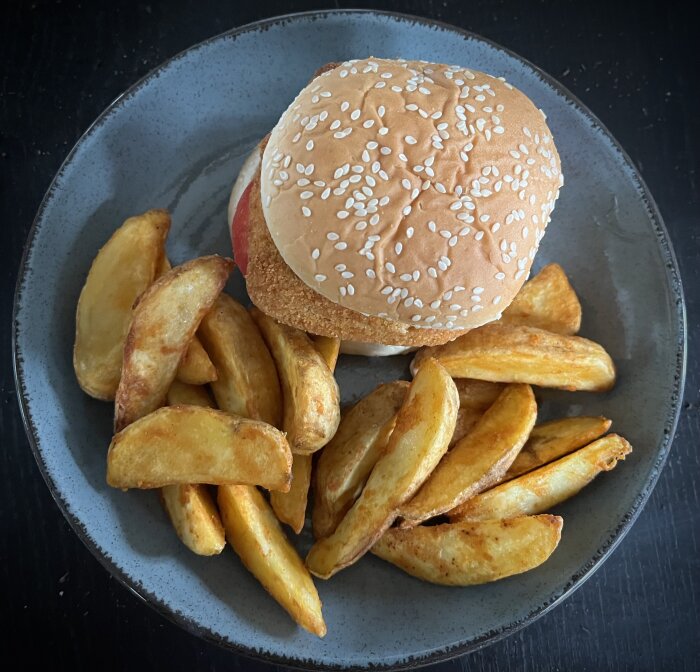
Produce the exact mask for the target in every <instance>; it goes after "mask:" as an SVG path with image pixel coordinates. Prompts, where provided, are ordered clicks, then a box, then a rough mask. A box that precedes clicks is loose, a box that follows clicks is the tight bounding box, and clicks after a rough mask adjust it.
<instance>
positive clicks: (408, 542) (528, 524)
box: [372, 514, 564, 586]
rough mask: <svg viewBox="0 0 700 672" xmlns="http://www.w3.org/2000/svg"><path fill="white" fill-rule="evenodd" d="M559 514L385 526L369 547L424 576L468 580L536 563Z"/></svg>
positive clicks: (552, 544) (550, 547) (553, 542)
mask: <svg viewBox="0 0 700 672" xmlns="http://www.w3.org/2000/svg"><path fill="white" fill-rule="evenodd" d="M563 524H564V521H563V520H562V519H561V518H560V517H559V516H550V515H546V514H545V515H540V516H520V517H518V518H511V519H509V520H484V521H469V522H463V523H451V524H444V525H432V526H430V527H414V528H412V529H410V530H401V529H397V528H393V529H391V530H387V531H386V532H385V533H384V535H383V536H382V538H381V539H380V540H379V541H378V542H377V543H376V544H375V545H374V546H373V547H372V553H374V554H375V555H377V556H379V557H380V558H382V559H383V560H387V561H388V562H391V563H392V564H394V565H396V566H397V567H399V568H400V569H403V571H404V572H407V573H408V574H411V575H412V576H415V577H417V578H419V579H422V580H423V581H429V582H430V583H439V584H442V585H446V586H471V585H474V584H478V583H486V582H488V581H496V580H498V579H502V578H504V577H506V576H512V575H513V574H521V573H522V572H526V571H528V570H530V569H533V568H534V567H537V566H538V565H541V564H542V563H543V562H544V561H545V560H547V558H549V556H550V555H551V554H552V553H553V552H554V549H556V547H557V546H558V544H559V540H560V539H561V530H562V526H563Z"/></svg>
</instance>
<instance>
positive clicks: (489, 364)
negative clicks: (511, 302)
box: [412, 322, 615, 392]
mask: <svg viewBox="0 0 700 672" xmlns="http://www.w3.org/2000/svg"><path fill="white" fill-rule="evenodd" d="M428 357H434V358H435V359H437V360H438V361H439V362H440V363H441V364H442V365H443V366H444V367H445V368H446V369H447V371H448V373H449V374H450V375H451V376H452V377H454V378H478V379H480V380H490V381H494V382H503V383H529V384H530V385H540V386H542V387H557V388H560V389H563V390H570V391H575V390H588V391H595V392H598V391H604V390H609V389H610V388H611V387H612V386H613V385H614V384H615V365H614V364H613V361H612V359H610V355H608V353H607V352H605V350H604V349H603V347H602V346H600V345H598V344H597V343H594V342H593V341H589V340H588V339H585V338H580V337H578V336H561V335H559V334H553V333H551V332H549V331H543V330H542V329H536V328H534V327H522V326H510V325H507V324H499V323H497V322H496V323H493V324H488V325H486V326H484V327H479V328H478V329H473V330H472V331H470V332H468V333H466V334H464V335H463V336H460V337H458V338H456V339H455V340H454V341H451V342H450V343H446V344H445V345H439V346H436V347H432V348H425V349H423V350H421V351H420V352H419V353H418V354H417V355H416V357H415V358H414V360H413V365H412V368H413V370H415V369H416V367H418V366H420V364H421V362H422V361H423V360H424V359H426V358H428Z"/></svg>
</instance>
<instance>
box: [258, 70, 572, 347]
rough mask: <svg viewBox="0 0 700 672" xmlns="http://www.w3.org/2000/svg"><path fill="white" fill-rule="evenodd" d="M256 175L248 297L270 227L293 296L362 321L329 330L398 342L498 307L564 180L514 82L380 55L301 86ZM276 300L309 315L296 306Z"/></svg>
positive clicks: (420, 339) (454, 331) (457, 327)
mask: <svg viewBox="0 0 700 672" xmlns="http://www.w3.org/2000/svg"><path fill="white" fill-rule="evenodd" d="M259 179H260V188H259V192H258V194H257V196H258V200H259V207H260V212H261V219H262V220H263V222H264V223H265V225H266V226H265V231H264V232H260V231H257V233H255V232H254V231H253V229H256V228H257V227H252V229H251V264H250V267H249V272H248V276H247V278H246V280H247V283H248V288H249V293H250V294H251V299H252V300H253V301H254V302H256V303H257V301H256V297H255V293H256V291H258V290H259V289H261V288H260V286H259V283H258V282H257V281H258V280H260V279H261V277H260V276H262V275H267V276H268V277H267V278H266V280H269V279H270V277H269V274H268V273H267V272H262V271H260V269H257V268H256V267H255V264H254V263H253V262H254V257H255V254H254V249H253V248H254V239H258V238H260V237H261V235H262V234H268V235H269V240H270V242H271V243H272V244H273V246H274V248H275V249H276V251H277V253H278V254H279V257H280V260H281V261H282V262H283V265H284V266H286V267H288V268H289V269H290V275H291V276H294V277H296V278H297V279H298V281H299V282H300V283H301V286H304V287H305V288H306V289H308V290H309V292H304V291H302V290H299V291H300V294H299V298H301V295H302V294H303V295H304V296H315V297H317V298H315V299H314V301H316V302H317V303H318V302H320V303H321V305H323V306H324V309H325V308H327V307H328V306H329V305H332V306H337V307H338V308H339V309H342V310H338V311H332V313H333V315H330V314H326V315H325V316H324V317H323V318H320V321H321V322H323V323H325V324H326V327H325V329H326V330H328V329H329V327H328V326H327V325H328V323H329V322H330V323H331V327H332V329H333V330H335V331H336V332H337V331H339V327H338V326H337V325H335V324H333V317H334V316H336V317H337V315H338V314H341V315H343V316H344V317H348V316H351V317H354V322H355V323H356V324H357V326H356V327H352V328H349V327H348V325H346V327H345V332H347V333H344V334H338V335H341V336H343V337H345V338H348V339H351V340H357V341H361V342H375V343H389V344H399V345H422V344H425V343H435V342H437V341H441V342H444V341H447V340H451V339H452V338H454V337H456V336H457V335H458V333H459V332H461V331H463V330H465V329H471V328H474V327H477V326H480V325H482V324H485V323H487V322H490V321H492V320H494V319H497V318H498V317H499V315H500V312H501V311H502V310H503V309H504V308H505V307H506V306H507V305H508V304H509V303H510V302H511V300H512V299H513V297H514V296H515V294H516V293H517V292H518V290H519V289H520V287H521V286H522V284H523V283H524V282H525V280H526V278H527V276H528V274H529V271H530V267H531V265H532V261H533V259H534V257H535V254H536V252H537V249H538V246H539V243H540V240H541V238H542V236H543V234H544V231H545V228H546V226H547V224H548V222H549V220H550V216H551V213H552V210H553V209H554V204H555V201H556V199H557V197H558V195H559V188H560V186H561V185H562V183H563V180H562V175H561V170H560V163H559V156H558V153H557V150H556V148H555V146H554V142H553V140H552V136H551V132H550V131H549V129H548V127H547V124H546V121H545V117H544V114H543V113H542V112H541V111H540V110H538V109H537V107H536V106H535V105H534V104H533V103H532V102H531V101H530V100H529V98H527V96H525V95H524V94H523V93H521V92H520V91H518V90H517V89H515V88H514V87H512V86H511V85H510V84H508V83H506V82H505V81H503V80H502V79H497V78H495V77H492V76H491V75H488V74H484V73H481V72H478V71H476V70H470V69H467V68H463V67H457V66H446V65H439V64H433V63H426V62H423V61H403V60H384V59H376V58H369V59H365V60H358V61H348V62H346V63H343V64H341V65H338V66H337V67H335V68H333V69H330V70H328V71H326V72H324V73H323V74H321V75H319V76H318V77H316V78H315V79H313V80H312V81H311V82H310V83H309V84H308V85H307V86H306V87H305V88H304V89H303V90H302V91H301V93H300V94H299V95H298V96H297V98H296V99H295V100H294V101H293V102H292V104H291V105H290V106H289V108H288V109H287V110H286V112H285V113H284V114H283V115H282V117H281V118H280V120H279V122H278V124H277V125H276V126H275V128H274V129H273V130H272V133H271V135H270V139H269V142H268V143H267V145H266V146H265V149H264V153H263V156H262V165H261V172H260V178H259ZM252 200H253V199H252ZM254 233H255V235H253V234H254ZM263 237H264V236H263ZM267 251H268V252H269V250H267ZM268 270H269V269H268ZM285 277H286V278H287V279H289V276H288V275H285ZM251 281H252V285H253V287H252V288H251ZM274 284H275V285H276V286H277V287H278V288H279V282H274ZM294 286H295V287H296V288H297V289H299V286H298V285H297V284H295V285H294ZM251 289H252V291H251ZM263 292H264V293H265V295H266V296H267V293H268V290H263ZM258 293H259V292H258ZM263 298H265V297H263ZM267 298H268V300H267V301H265V302H266V303H275V304H277V303H278V301H279V300H283V299H282V297H277V298H274V297H272V298H271V297H267ZM285 298H286V299H288V298H289V297H288V296H286V297H285ZM260 307H261V309H262V310H265V306H260ZM285 310H287V311H290V310H291V311H293V312H294V313H295V315H294V320H298V321H299V322H300V324H299V326H303V325H302V324H301V323H302V322H304V315H305V313H307V312H308V311H307V309H306V308H305V306H304V305H297V306H295V307H289V306H288V305H287V307H286V309H285ZM266 312H267V311H266ZM312 312H314V311H312ZM316 312H318V311H316ZM320 312H321V313H323V311H320ZM273 316H274V315H273ZM278 319H280V318H279V317H278ZM283 321H287V323H290V322H289V318H288V319H287V320H283ZM314 321H315V318H314ZM306 322H308V319H306ZM351 323H353V320H352V319H349V322H348V324H351ZM344 324H345V323H344ZM368 325H371V326H368ZM320 326H321V330H320V331H317V333H322V331H323V325H322V324H321V325H320ZM303 328H306V329H307V330H309V331H314V329H309V328H308V327H307V326H303ZM351 332H352V333H351ZM420 332H423V333H422V335H421V336H418V335H417V334H418V333H420ZM435 332H440V333H435ZM409 335H410V336H409Z"/></svg>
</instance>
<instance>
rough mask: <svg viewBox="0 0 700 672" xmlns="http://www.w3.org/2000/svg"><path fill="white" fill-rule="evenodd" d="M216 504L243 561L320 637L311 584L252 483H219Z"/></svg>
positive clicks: (321, 631) (317, 607)
mask: <svg viewBox="0 0 700 672" xmlns="http://www.w3.org/2000/svg"><path fill="white" fill-rule="evenodd" d="M218 503H219V509H220V511H221V517H222V518H223V521H224V527H225V528H226V537H227V539H228V541H229V543H230V544H231V546H233V548H234V550H235V551H236V553H237V554H238V556H239V557H240V559H241V560H242V562H243V564H244V565H245V566H246V567H247V569H248V570H249V571H250V572H251V573H252V574H253V575H254V576H255V578H256V579H258V581H260V583H262V585H263V586H264V587H265V589H266V590H267V591H268V592H269V593H270V595H272V597H273V598H274V599H275V600H277V602H278V603H279V604H281V605H282V607H284V608H285V609H286V610H287V612H288V613H289V615H290V616H291V617H292V618H293V619H294V620H295V621H296V622H297V623H298V624H299V625H301V626H302V627H303V628H305V629H306V630H308V631H309V632H311V633H313V634H314V635H318V636H319V637H323V636H324V635H325V634H326V624H325V622H324V620H323V615H322V614H321V600H320V599H319V597H318V592H317V591H316V586H315V585H314V582H313V580H312V578H311V576H310V575H309V572H308V570H307V569H306V567H304V563H303V562H302V560H301V558H300V557H299V555H298V554H297V552H296V551H295V550H294V548H293V547H292V545H291V544H290V543H289V541H288V540H287V538H286V537H285V536H284V532H282V529H281V527H280V524H279V522H278V521H277V518H275V514H274V513H273V512H272V509H271V508H270V505H269V504H268V503H267V502H266V501H265V498H264V497H263V496H262V495H261V494H260V492H258V490H257V489H256V488H254V487H250V486H244V485H243V486H242V485H230V486H220V487H219V496H218Z"/></svg>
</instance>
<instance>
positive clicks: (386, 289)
mask: <svg viewBox="0 0 700 672" xmlns="http://www.w3.org/2000/svg"><path fill="white" fill-rule="evenodd" d="M393 291H394V288H393V287H391V286H390V285H387V286H386V287H382V290H381V292H382V294H384V296H386V295H387V294H391V293H392V292H393Z"/></svg>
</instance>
